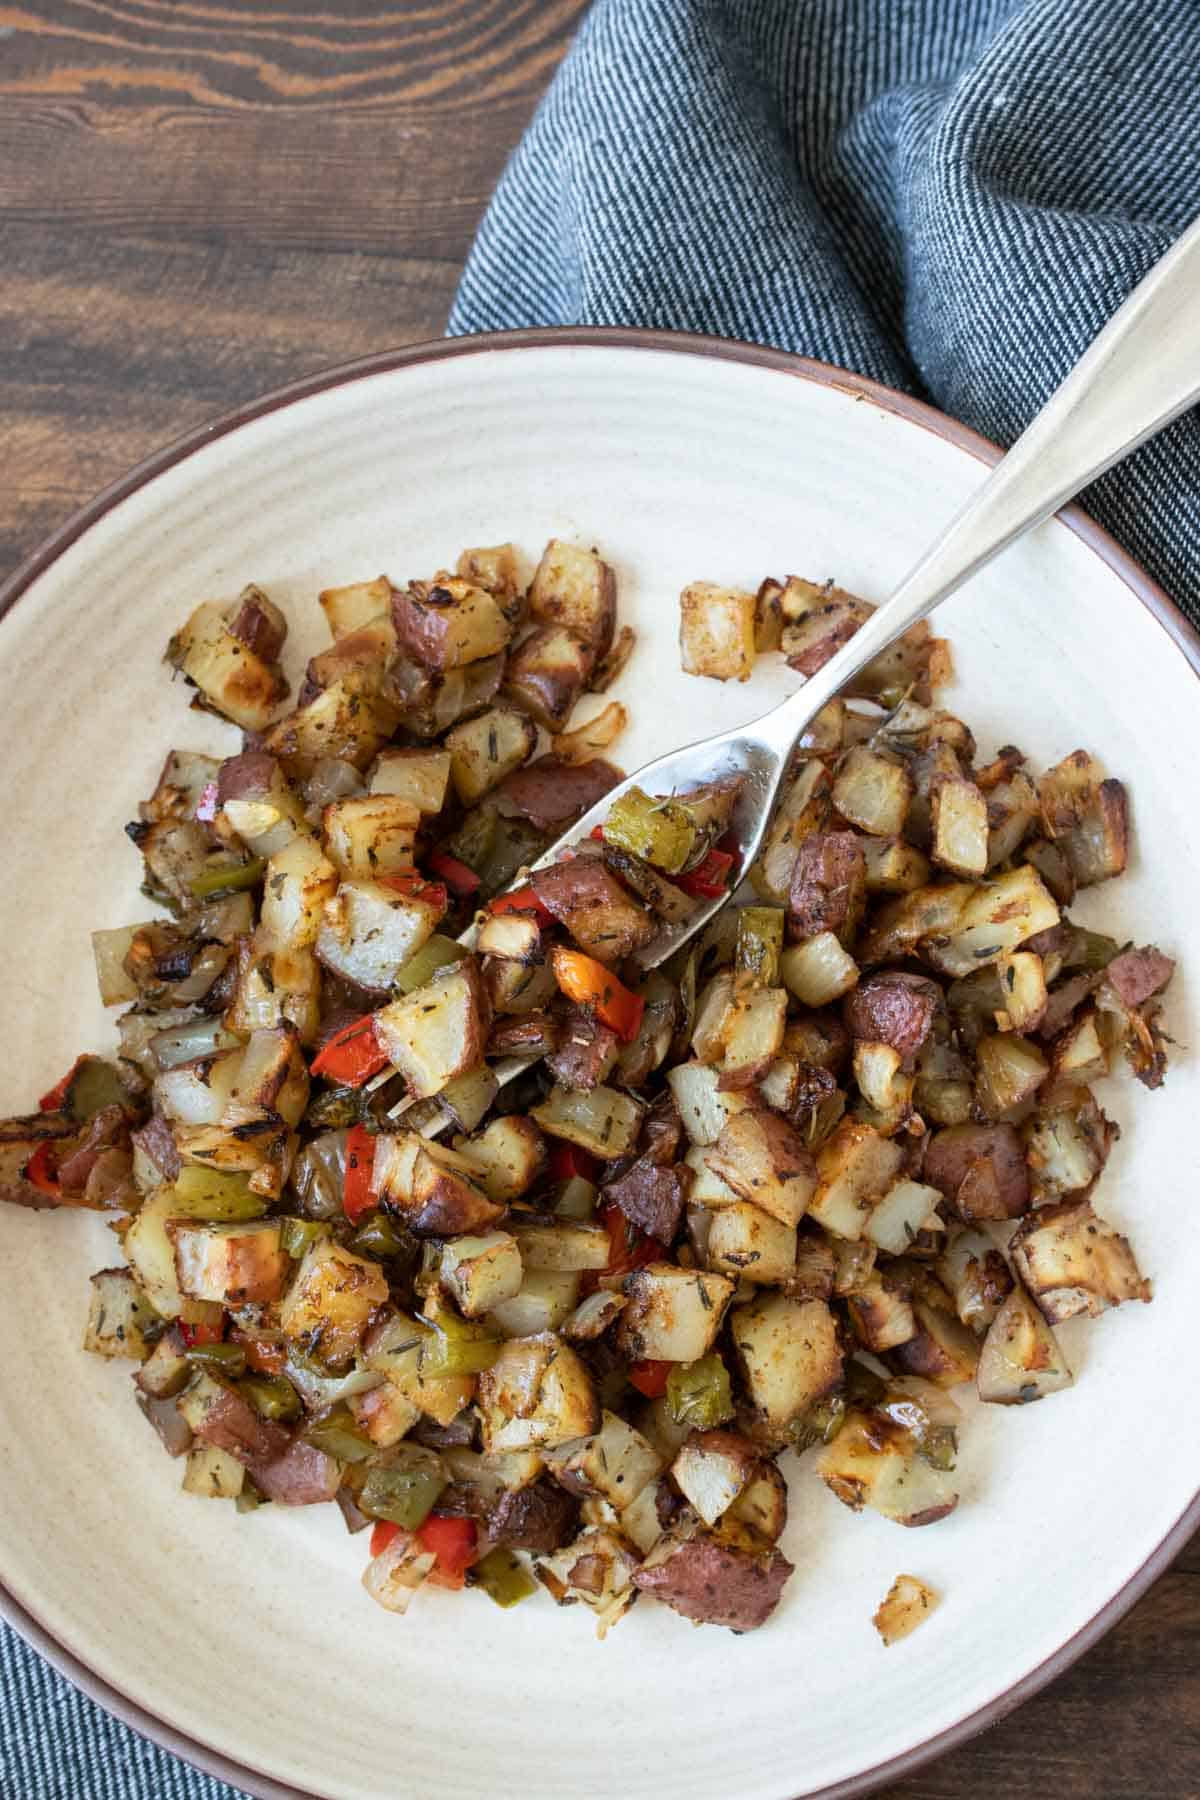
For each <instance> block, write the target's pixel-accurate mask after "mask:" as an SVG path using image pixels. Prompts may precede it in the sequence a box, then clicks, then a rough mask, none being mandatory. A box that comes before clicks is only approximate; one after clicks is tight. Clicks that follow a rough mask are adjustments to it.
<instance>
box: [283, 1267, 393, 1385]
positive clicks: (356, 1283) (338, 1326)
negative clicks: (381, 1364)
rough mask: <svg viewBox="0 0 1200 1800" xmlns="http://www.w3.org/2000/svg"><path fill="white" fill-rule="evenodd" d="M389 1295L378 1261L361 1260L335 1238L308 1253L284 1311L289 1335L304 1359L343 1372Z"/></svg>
mask: <svg viewBox="0 0 1200 1800" xmlns="http://www.w3.org/2000/svg"><path fill="white" fill-rule="evenodd" d="M387 1297H388V1285H387V1281H386V1279H385V1278H384V1274H383V1271H382V1269H381V1268H380V1267H379V1264H378V1263H377V1262H370V1261H369V1260H368V1259H367V1258H366V1257H363V1256H355V1255H354V1254H353V1252H352V1251H350V1250H344V1249H343V1248H342V1246H341V1245H340V1244H335V1243H334V1242H333V1240H332V1239H330V1238H318V1240H317V1241H316V1243H314V1244H311V1245H310V1246H309V1248H308V1249H307V1250H306V1251H305V1253H304V1260H303V1262H302V1263H301V1264H300V1268H299V1270H298V1271H297V1274H296V1279H295V1280H294V1281H293V1283H292V1285H291V1287H290V1289H289V1290H288V1293H287V1295H286V1297H285V1298H284V1301H283V1303H282V1305H281V1306H280V1309H279V1323H280V1326H281V1327H282V1329H283V1333H284V1336H285V1337H286V1338H288V1339H289V1340H290V1342H291V1343H293V1344H294V1345H295V1346H296V1348H297V1349H298V1350H300V1351H301V1352H302V1353H303V1354H304V1355H308V1356H315V1357H316V1358H317V1359H318V1360H319V1361H320V1362H322V1363H324V1364H325V1365H326V1367H327V1368H340V1367H342V1366H343V1365H344V1364H345V1363H347V1362H349V1361H350V1359H351V1357H352V1356H353V1355H354V1353H355V1351H356V1350H357V1349H358V1346H359V1342H360V1340H361V1338H362V1334H363V1332H364V1330H365V1329H366V1324H367V1320H368V1319H369V1318H370V1316H371V1314H372V1313H373V1312H374V1310H375V1308H376V1307H377V1306H382V1304H383V1302H384V1301H385V1300H386V1299H387Z"/></svg>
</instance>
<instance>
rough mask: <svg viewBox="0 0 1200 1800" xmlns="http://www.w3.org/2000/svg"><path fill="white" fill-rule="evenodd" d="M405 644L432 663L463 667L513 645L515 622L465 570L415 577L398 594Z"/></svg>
mask: <svg viewBox="0 0 1200 1800" xmlns="http://www.w3.org/2000/svg"><path fill="white" fill-rule="evenodd" d="M392 618H393V620H394V621H395V625H396V636H397V639H398V640H399V644H400V648H401V650H405V651H407V652H408V654H409V655H410V656H415V657H416V659H417V661H418V662H420V663H424V665H425V667H426V668H427V669H439V670H442V669H457V668H460V667H461V666H462V665H463V664H464V663H473V662H480V661H482V660H483V659H484V658H485V657H489V656H495V655H497V653H498V652H499V651H501V650H505V649H507V647H508V642H509V639H510V638H511V637H512V626H511V625H510V623H509V621H508V619H507V618H506V617H505V615H504V612H503V610H502V608H501V607H500V605H499V604H498V602H497V601H496V600H495V598H494V597H493V596H492V595H491V594H488V593H485V592H484V590H483V589H482V588H477V587H472V586H471V583H470V582H469V581H464V580H463V579H462V577H461V576H460V575H443V576H440V577H438V579H437V580H436V581H433V582H424V581H414V582H412V583H410V585H409V586H408V588H407V589H405V590H404V591H403V592H401V591H400V590H399V589H397V590H396V591H395V592H394V593H393V595H392Z"/></svg>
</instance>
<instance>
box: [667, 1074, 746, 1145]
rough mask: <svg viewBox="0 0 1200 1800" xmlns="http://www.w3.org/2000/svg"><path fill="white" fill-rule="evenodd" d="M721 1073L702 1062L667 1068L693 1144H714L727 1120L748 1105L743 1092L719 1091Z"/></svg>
mask: <svg viewBox="0 0 1200 1800" xmlns="http://www.w3.org/2000/svg"><path fill="white" fill-rule="evenodd" d="M719 1084H720V1076H719V1075H718V1074H717V1071H716V1070H715V1069H712V1068H709V1067H708V1066H707V1065H706V1064H704V1063H698V1062H687V1063H677V1064H676V1066H675V1067H674V1068H673V1069H668V1070H667V1085H668V1086H669V1088H670V1089H671V1092H672V1093H673V1094H674V1096H675V1104H676V1106H678V1108H679V1114H680V1117H681V1118H682V1120H683V1129H684V1130H685V1131H686V1132H687V1134H688V1137H689V1138H690V1139H691V1141H692V1143H693V1144H701V1145H707V1144H715V1143H716V1141H717V1139H718V1138H719V1137H720V1135H721V1133H722V1131H723V1130H724V1128H725V1124H726V1122H727V1120H729V1119H732V1118H733V1117H734V1116H735V1114H737V1113H740V1112H744V1111H745V1109H746V1107H747V1106H748V1105H749V1104H750V1102H749V1100H748V1099H747V1097H746V1096H745V1095H744V1094H736V1093H733V1092H731V1091H725V1092H722V1091H721V1090H720V1085H719Z"/></svg>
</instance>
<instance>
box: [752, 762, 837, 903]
mask: <svg viewBox="0 0 1200 1800" xmlns="http://www.w3.org/2000/svg"><path fill="white" fill-rule="evenodd" d="M832 786H833V782H832V777H831V776H830V773H829V770H828V769H827V768H826V767H825V765H824V763H823V762H820V761H819V760H818V759H817V758H816V757H812V758H810V759H809V760H808V761H806V762H802V763H801V764H800V767H799V770H798V772H797V774H796V777H795V779H794V780H793V781H792V782H791V784H790V785H789V786H788V787H787V788H786V789H785V791H784V794H783V798H782V800H781V801H780V803H779V806H778V807H777V808H776V811H775V815H774V817H773V819H772V820H771V823H770V825H769V826H768V828H767V835H766V837H765V838H764V839H763V847H762V849H761V851H760V852H759V854H758V856H757V858H756V859H755V861H754V862H753V863H752V864H751V867H750V882H751V885H752V886H753V888H754V891H755V893H756V894H757V895H758V897H759V899H760V900H768V901H773V902H774V903H775V904H776V905H777V906H783V905H785V904H786V902H787V900H788V897H789V895H790V894H791V889H792V876H793V874H794V872H795V868H796V858H797V857H798V856H799V854H800V846H801V844H802V843H803V842H804V840H805V838H807V837H811V836H812V835H813V833H814V832H822V831H824V829H825V827H826V825H828V823H829V810H830V805H831V801H830V794H831V791H832Z"/></svg>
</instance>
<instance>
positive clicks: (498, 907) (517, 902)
mask: <svg viewBox="0 0 1200 1800" xmlns="http://www.w3.org/2000/svg"><path fill="white" fill-rule="evenodd" d="M488 911H489V912H494V913H514V912H527V913H532V914H533V916H534V918H535V919H536V920H537V923H538V926H539V928H540V929H541V930H542V931H545V930H546V929H547V928H548V927H549V926H551V925H553V923H554V914H553V913H552V912H551V911H550V909H549V908H548V907H546V906H543V905H542V903H541V901H540V900H539V899H538V897H537V895H536V894H535V893H534V891H533V889H532V888H531V887H529V886H528V885H526V886H525V887H519V888H514V889H513V891H512V893H511V894H497V895H496V898H495V899H494V900H491V901H489V902H488Z"/></svg>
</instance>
